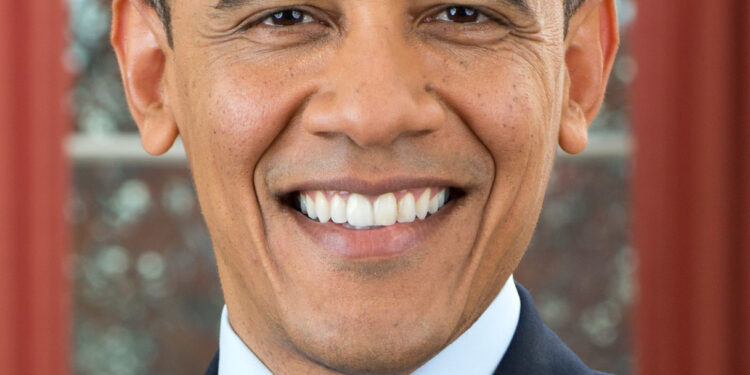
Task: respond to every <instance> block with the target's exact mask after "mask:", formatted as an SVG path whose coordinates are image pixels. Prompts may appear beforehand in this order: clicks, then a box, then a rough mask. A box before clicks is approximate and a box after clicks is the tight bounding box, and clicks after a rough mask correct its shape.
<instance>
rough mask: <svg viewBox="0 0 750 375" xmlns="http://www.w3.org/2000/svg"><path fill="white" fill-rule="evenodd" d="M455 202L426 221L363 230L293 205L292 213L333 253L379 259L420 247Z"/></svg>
mask: <svg viewBox="0 0 750 375" xmlns="http://www.w3.org/2000/svg"><path fill="white" fill-rule="evenodd" d="M454 203H455V202H454V201H449V202H448V203H446V204H445V206H443V208H441V209H440V211H438V212H437V213H435V214H434V215H430V216H428V217H427V218H426V219H424V220H415V221H414V222H411V223H396V224H393V225H389V226H385V227H380V228H374V229H364V230H357V229H349V228H345V227H344V226H342V225H339V224H335V223H333V222H330V221H329V222H327V223H320V222H318V221H314V220H311V219H309V218H308V217H307V216H305V215H303V214H302V213H301V212H299V211H297V210H293V209H291V208H290V209H289V212H290V213H291V214H292V215H293V216H294V220H295V221H296V222H297V224H298V225H299V226H300V227H301V228H302V230H303V231H304V232H305V233H306V234H307V235H308V236H309V237H310V239H311V240H312V242H314V243H316V244H317V245H318V246H319V247H321V248H323V249H324V250H325V251H327V252H328V253H330V254H331V255H333V256H336V257H341V258H345V259H349V260H379V259H388V258H394V257H398V256H402V255H405V254H406V253H409V252H411V251H413V250H415V249H416V248H418V247H419V245H420V244H422V243H424V242H425V241H426V240H427V239H428V238H430V236H431V235H432V234H434V233H436V232H438V231H439V230H440V227H441V226H443V225H445V221H446V219H447V218H448V217H449V216H450V213H451V211H453V209H454V208H455V204H454Z"/></svg>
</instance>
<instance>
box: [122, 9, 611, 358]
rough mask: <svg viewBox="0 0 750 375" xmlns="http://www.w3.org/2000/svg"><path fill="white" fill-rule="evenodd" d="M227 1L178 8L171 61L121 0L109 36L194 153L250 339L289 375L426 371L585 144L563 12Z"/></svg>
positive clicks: (152, 22) (157, 128) (160, 35)
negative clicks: (566, 162)
mask: <svg viewBox="0 0 750 375" xmlns="http://www.w3.org/2000/svg"><path fill="white" fill-rule="evenodd" d="M216 1H218V0H175V1H173V2H172V3H173V5H172V27H173V35H174V45H173V48H172V47H168V46H167V45H166V41H165V40H166V39H165V36H164V32H163V30H162V29H160V28H159V27H158V26H157V23H158V19H157V17H156V16H155V14H153V12H152V11H150V10H147V8H146V7H144V6H143V4H141V3H140V2H139V1H137V0H133V1H131V2H130V3H128V2H127V1H125V0H122V1H120V0H118V1H116V2H115V25H114V28H113V43H114V44H115V47H116V48H117V49H118V56H119V57H120V62H121V65H122V66H123V75H124V76H125V80H126V89H127V90H128V97H129V101H130V104H131V110H132V111H133V112H134V117H135V118H136V121H137V122H138V123H139V126H140V128H141V132H142V135H143V137H144V138H143V140H144V145H145V146H146V148H147V149H149V150H150V151H152V152H154V153H159V152H161V151H163V150H162V149H164V148H165V147H166V148H168V146H169V144H171V140H173V139H174V136H175V135H176V134H177V132H179V134H180V136H181V137H182V139H183V141H184V144H185V148H186V151H187V155H188V159H189V162H190V167H191V170H192V172H193V175H194V179H195V184H196V188H197V191H198V196H199V200H200V203H201V207H202V209H203V214H204V216H205V218H206V222H207V224H208V227H209V231H210V233H211V237H212V240H213V244H214V250H215V252H216V258H217V262H218V268H219V275H220V277H221V281H222V287H223V290H224V294H225V299H226V303H227V306H228V309H229V312H230V317H231V323H232V326H233V328H234V330H235V331H237V332H238V334H239V335H240V336H241V337H242V338H243V340H244V341H245V343H246V344H248V346H249V347H250V348H252V349H253V351H255V353H256V354H257V355H258V356H259V357H260V358H261V359H262V360H263V361H264V363H266V365H268V366H269V368H271V369H272V370H274V371H277V372H279V373H301V372H315V371H317V372H321V373H325V372H332V371H335V372H344V373H399V372H406V371H409V370H410V369H414V368H416V367H418V366H419V365H421V364H422V363H424V362H425V361H427V360H428V359H429V358H431V357H432V356H433V355H435V354H436V353H437V352H439V351H440V350H441V349H442V348H444V347H445V346H446V345H447V344H449V343H450V342H451V341H452V340H453V339H455V338H456V337H458V336H459V335H460V334H461V333H462V332H463V331H465V330H466V329H467V328H468V327H469V326H470V325H471V324H472V323H473V322H474V321H475V320H476V319H477V318H478V317H479V315H480V314H481V313H482V311H484V309H485V308H486V307H487V305H488V304H489V303H490V302H491V301H492V299H493V298H494V297H495V296H496V295H497V293H498V292H499V290H500V288H501V287H502V286H503V284H504V282H505V280H506V279H507V278H508V277H509V276H510V274H511V272H512V271H513V270H514V269H515V267H516V265H517V264H518V262H519V260H520V259H521V257H522V255H523V253H524V251H525V249H526V247H527V245H528V243H529V240H530V238H531V235H532V232H533V230H534V226H535V223H536V221H537V217H538V215H539V211H540V209H541V205H542V200H543V196H544V191H545V187H546V184H547V180H548V176H549V172H550V169H551V166H552V162H553V158H554V154H555V151H556V145H557V144H558V139H560V140H561V141H562V145H563V147H566V148H568V149H572V150H574V151H575V150H577V148H582V146H581V145H580V143H581V142H583V143H584V144H585V126H586V125H587V124H588V122H589V121H590V119H591V117H593V114H592V113H595V112H596V109H597V108H598V105H599V102H600V100H601V92H598V93H597V94H596V96H597V98H596V100H593V102H592V103H590V105H589V106H588V107H586V106H582V105H579V104H578V103H575V102H573V100H571V99H570V97H571V96H573V95H574V94H575V95H578V96H580V95H579V94H578V93H576V91H580V88H581V87H582V85H583V84H578V85H576V82H577V80H575V79H571V77H572V78H575V77H576V75H575V74H572V73H571V72H570V69H569V65H570V61H571V60H575V56H573V57H571V56H569V54H568V52H569V45H570V43H569V42H566V40H565V38H564V29H563V25H564V20H563V8H562V6H561V4H560V3H559V2H560V0H532V1H529V3H528V4H525V5H524V4H523V3H522V2H521V1H518V0H499V1H498V0H486V1H485V0H472V1H469V2H467V3H466V4H462V5H445V4H444V3H441V2H438V1H433V0H415V1H404V0H380V1H372V0H346V1H344V0H313V1H306V2H297V1H286V0H278V1H277V0H266V1H223V2H221V3H220V4H217V3H216ZM592 2H596V3H598V2H597V1H593V0H592ZM610 5H611V4H610ZM592 7H595V8H598V5H596V6H592ZM591 12H593V11H591ZM596 14H597V17H599V16H598V15H599V13H598V11H597V12H596ZM612 14H613V10H612V9H610V12H609V13H607V14H606V15H604V16H601V17H599V18H597V20H596V22H591V23H592V24H596V27H597V29H596V30H595V31H596V33H599V34H600V35H604V34H603V33H602V32H601V30H600V29H599V25H600V24H601V22H600V21H599V19H604V20H607V19H609V20H610V21H611V18H612V17H611V16H612ZM607 17H609V18H607ZM139 23H140V24H139ZM581 24H585V22H583V21H582V22H581ZM138 26H140V29H141V30H143V29H145V27H144V26H148V28H149V30H150V33H149V34H148V35H146V32H144V31H137V29H138ZM124 35H128V36H130V38H131V40H135V41H134V42H132V43H131V44H128V43H127V41H125V40H124V39H127V38H125V37H124ZM134 35H135V36H134ZM614 35H616V32H615V34H614ZM138 36H140V38H142V39H141V40H140V42H139V43H136V41H138V39H137V37H138ZM597 42H598V39H597ZM599 44H600V45H602V43H599ZM148 46H151V48H150V49H149V47H148ZM154 51H159V52H160V53H161V54H162V55H157V56H156V57H154V56H152V54H150V53H153V52H154ZM601 53H602V52H601V48H600V49H599V54H600V55H601ZM605 55H606V53H605ZM143 56H146V57H143ZM605 57H606V56H605ZM139 59H140V60H139ZM566 60H568V64H567V65H566ZM128 61H134V62H132V63H131V64H130V65H128ZM139 61H140V63H139ZM600 63H601V61H600ZM600 65H601V64H600ZM608 65H610V64H609V62H607V61H605V64H604V66H605V68H604V72H602V71H601V67H599V68H598V69H599V72H598V74H600V75H602V76H603V78H602V79H604V80H606V74H607V73H608ZM155 67H158V69H157V68H155ZM587 73H590V72H587ZM588 75H591V74H588ZM154 81H155V82H157V83H154V84H152V86H153V87H152V86H149V84H148V82H154ZM571 81H572V82H573V83H572V84H571ZM144 82H146V83H144ZM576 87H578V88H579V90H575V88H576ZM576 98H577V97H574V98H573V99H576ZM589 107H591V108H589ZM581 128H582V129H583V130H581ZM581 132H583V134H584V137H583V138H581V137H580V134H581ZM566 137H567V138H566ZM566 139H567V141H566ZM571 139H572V140H571ZM581 139H583V140H582V141H581Z"/></svg>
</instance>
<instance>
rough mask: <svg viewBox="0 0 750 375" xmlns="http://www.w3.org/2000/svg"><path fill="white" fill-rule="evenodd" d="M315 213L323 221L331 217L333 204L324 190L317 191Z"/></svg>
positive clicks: (325, 221)
mask: <svg viewBox="0 0 750 375" xmlns="http://www.w3.org/2000/svg"><path fill="white" fill-rule="evenodd" d="M315 213H316V214H317V215H318V220H319V221H320V222H321V223H327V222H328V220H329V219H330V218H331V206H330V205H329V204H328V199H326V196H325V194H323V192H322V191H319V192H317V193H315Z"/></svg>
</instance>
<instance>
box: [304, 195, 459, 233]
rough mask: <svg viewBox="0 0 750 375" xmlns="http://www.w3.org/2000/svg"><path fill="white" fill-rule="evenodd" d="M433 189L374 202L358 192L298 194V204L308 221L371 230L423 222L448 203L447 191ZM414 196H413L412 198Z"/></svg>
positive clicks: (379, 199)
mask: <svg viewBox="0 0 750 375" xmlns="http://www.w3.org/2000/svg"><path fill="white" fill-rule="evenodd" d="M435 190H438V189H436V188H432V189H431V188H426V189H424V190H422V189H419V190H414V191H412V190H410V191H407V192H406V193H403V192H401V193H399V195H401V198H400V199H398V200H397V199H396V194H395V193H385V194H382V195H380V196H378V197H377V198H375V200H374V202H372V203H371V202H370V199H368V198H367V197H365V196H364V195H361V194H357V193H348V192H339V193H332V194H331V193H328V194H326V192H324V191H320V190H317V191H310V192H303V193H300V194H299V205H300V209H301V211H302V213H304V214H307V216H308V217H309V218H310V219H313V220H319V221H320V222H321V223H326V222H328V220H331V221H333V222H334V223H337V224H345V223H348V224H349V225H351V226H354V227H371V226H382V225H393V224H395V223H396V222H399V223H411V222H413V221H414V220H415V219H416V218H419V219H424V218H425V217H427V214H428V213H429V214H434V213H436V212H437V211H438V210H439V209H440V208H441V207H443V205H444V204H445V202H446V201H447V200H448V194H449V190H448V189H447V188H443V189H439V191H438V193H437V194H435V195H434V196H433V195H432V191H435ZM415 196H416V197H415Z"/></svg>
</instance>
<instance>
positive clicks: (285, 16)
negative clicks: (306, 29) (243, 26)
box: [261, 8, 315, 27]
mask: <svg viewBox="0 0 750 375" xmlns="http://www.w3.org/2000/svg"><path fill="white" fill-rule="evenodd" d="M312 22H315V18H313V16H311V15H310V14H308V13H307V12H305V11H303V10H300V9H294V8H292V9H282V10H279V11H276V12H274V13H272V14H271V15H270V16H268V17H266V18H265V19H263V21H261V23H262V24H264V25H268V26H274V27H283V26H295V25H303V24H306V23H312Z"/></svg>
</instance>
